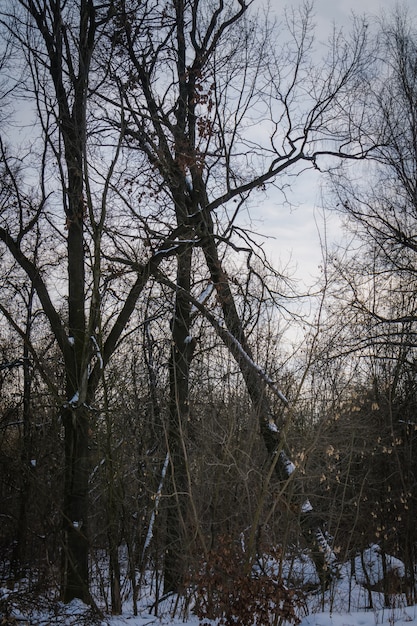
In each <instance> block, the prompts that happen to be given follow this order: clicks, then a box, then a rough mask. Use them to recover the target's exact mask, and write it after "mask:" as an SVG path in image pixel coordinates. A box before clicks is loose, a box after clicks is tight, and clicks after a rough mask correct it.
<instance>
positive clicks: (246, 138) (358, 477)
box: [0, 0, 417, 619]
mask: <svg viewBox="0 0 417 626" xmlns="http://www.w3.org/2000/svg"><path fill="white" fill-rule="evenodd" d="M256 10H257V7H256V6H255V4H254V3H253V4H252V3H246V2H244V1H243V0H237V1H235V2H234V1H232V0H230V2H226V3H223V2H219V3H218V4H217V3H211V2H206V1H204V2H203V1H198V0H192V1H191V2H186V1H185V0H175V1H172V2H166V3H160V2H152V1H151V0H146V1H145V2H141V3H138V2H134V1H130V0H114V1H111V2H107V3H106V2H104V3H100V4H99V3H96V2H95V1H94V0H79V1H78V2H75V1H71V2H52V0H51V1H48V2H41V1H40V0H39V1H38V0H19V1H18V2H9V1H8V0H3V2H2V4H1V20H0V22H1V33H2V49H3V53H4V54H3V55H2V67H1V71H2V80H1V82H0V97H1V102H2V118H1V120H0V121H1V128H0V132H1V134H0V139H1V140H0V150H1V162H0V182H1V188H0V244H1V245H0V258H1V275H0V280H1V294H0V314H1V318H0V350H1V358H0V368H1V369H0V385H1V401H0V402H1V404H0V420H1V421H0V464H1V482H0V499H1V511H0V515H1V521H2V524H1V534H0V542H1V571H2V576H4V577H5V578H6V579H22V578H23V577H24V578H25V579H26V580H29V582H30V585H31V588H32V591H34V592H35V593H36V592H37V591H40V590H41V587H42V585H46V586H47V587H48V588H50V587H51V586H52V587H55V588H56V590H57V592H58V590H59V594H60V596H61V597H62V598H63V599H64V601H66V602H68V601H70V600H71V599H73V598H80V599H82V600H84V601H86V602H88V603H94V602H95V601H97V599H98V598H99V602H100V603H101V602H104V603H105V604H106V608H107V609H109V610H110V609H111V610H112V611H113V612H115V613H119V612H121V609H122V603H123V600H124V599H125V596H126V595H128V594H131V595H132V597H133V603H134V606H135V607H136V603H137V599H138V596H139V593H140V590H141V588H142V586H143V585H145V583H147V582H149V577H151V578H152V581H153V582H154V585H155V587H156V589H157V595H158V597H160V596H161V595H162V594H169V593H173V592H180V593H183V592H185V588H186V587H187V586H188V587H189V586H192V585H193V584H194V585H197V586H198V583H197V582H196V581H197V580H200V583H199V584H200V587H199V588H200V593H203V591H201V590H202V589H206V586H207V584H208V582H209V581H208V580H207V578H205V579H204V577H203V581H202V579H201V578H200V579H199V576H201V571H200V573H199V574H198V575H197V578H194V579H193V575H194V574H195V572H197V570H198V567H199V564H200V563H201V562H202V561H206V564H207V563H211V562H212V561H213V559H214V560H216V558H217V557H216V550H218V557H219V559H220V561H222V562H223V559H224V558H225V556H226V557H227V554H229V552H227V554H226V555H225V553H224V551H225V549H226V548H227V550H230V551H231V552H230V554H234V555H235V556H236V555H238V556H236V558H237V559H238V560H239V572H237V574H236V576H237V580H241V581H242V580H245V581H247V580H248V576H251V575H252V572H253V567H254V566H255V565H256V564H257V563H258V560H259V558H260V556H261V555H262V554H263V553H268V550H271V551H273V552H274V554H275V555H277V554H279V555H280V557H282V558H285V557H286V556H288V554H290V553H291V554H293V555H294V553H295V550H298V551H303V550H305V549H307V550H308V551H309V554H310V555H311V557H312V559H313V562H314V564H315V567H316V570H317V575H318V577H317V585H319V586H320V585H321V586H322V587H326V586H327V585H328V584H329V583H330V582H331V580H332V578H333V576H335V575H337V563H338V561H344V560H346V559H348V558H351V557H353V556H354V555H355V554H357V553H358V552H360V551H362V550H364V549H365V548H366V547H367V546H368V545H369V544H370V543H377V544H378V545H379V546H380V548H381V550H382V552H383V554H394V555H396V556H398V557H399V558H401V559H402V560H403V561H404V563H405V565H406V572H407V576H406V579H405V580H404V581H402V584H404V588H405V589H406V590H407V593H408V599H409V600H410V601H411V600H412V599H413V598H414V591H415V564H416V563H415V561H416V558H415V550H416V537H415V532H416V531H415V524H414V522H413V520H414V518H415V513H416V510H415V509H416V503H415V471H416V468H415V461H414V458H415V456H416V455H415V445H416V432H417V430H416V429H417V423H416V422H415V405H416V388H415V380H414V379H415V362H416V360H415V347H416V341H415V330H414V327H415V323H416V319H417V317H416V310H415V306H414V303H415V293H414V284H415V264H414V256H415V251H416V249H417V248H416V246H417V242H416V241H415V217H416V211H417V188H416V184H417V182H416V181H417V140H416V137H417V113H416V109H415V102H416V97H417V37H416V33H415V32H414V31H413V30H412V27H411V26H410V21H409V19H408V17H407V16H406V15H405V14H404V13H401V12H399V11H398V12H397V13H396V14H395V15H394V16H392V17H391V18H389V19H387V21H385V22H378V23H375V24H372V28H369V26H368V23H366V22H365V21H361V20H356V21H355V22H354V24H353V27H352V32H351V34H350V35H349V36H346V37H345V36H344V35H342V34H340V33H337V34H335V35H333V38H332V39H331V40H330V41H329V43H328V45H327V47H326V49H325V55H324V57H323V58H322V60H321V61H319V58H320V57H319V56H318V54H319V53H318V51H317V50H316V48H315V40H314V31H313V27H312V7H311V6H310V5H309V4H305V5H303V6H302V7H301V8H300V9H299V10H288V11H287V12H286V13H285V15H284V17H283V21H282V23H281V24H280V25H276V24H272V23H271V22H270V21H268V19H267V18H266V17H265V15H264V14H263V12H262V11H261V10H260V9H259V10H258V13H256ZM313 167H314V168H319V169H321V170H322V171H323V173H324V175H326V173H327V174H328V176H327V178H326V180H327V181H329V183H330V191H329V195H328V197H330V198H331V201H332V202H333V204H334V205H337V207H338V209H339V210H340V211H343V212H344V214H345V215H346V219H347V227H348V229H349V230H350V233H352V242H353V243H352V246H354V252H353V253H352V247H351V248H349V249H347V250H346V251H345V252H344V253H342V252H341V251H339V252H338V253H333V252H331V254H330V253H329V258H328V259H327V261H326V264H325V267H324V271H323V277H322V283H321V284H320V285H319V287H318V289H317V291H316V295H311V296H310V298H311V299H312V300H313V299H314V302H315V303H317V302H318V304H317V306H316V304H314V307H315V309H314V310H315V311H316V313H315V316H314V319H312V318H311V316H310V317H308V316H307V314H305V313H303V311H305V308H303V307H300V306H299V305H300V302H301V300H298V299H297V297H298V296H300V295H301V294H297V293H296V290H295V288H294V285H293V284H292V282H291V280H290V277H288V276H285V275H283V273H281V272H280V271H278V270H277V269H274V268H273V267H272V266H271V265H270V263H269V262H268V260H267V259H266V258H265V257H264V254H263V251H262V247H259V246H257V245H256V243H255V241H256V240H257V236H254V234H253V233H252V232H251V230H250V229H249V228H245V227H244V218H243V215H244V214H245V212H246V211H249V209H250V207H251V206H253V205H254V204H257V205H258V206H259V207H260V208H259V209H258V210H260V211H262V201H265V194H268V193H274V194H278V196H279V197H280V198H282V199H283V200H284V199H285V198H286V196H288V194H289V193H290V192H289V191H288V190H287V185H288V180H289V178H288V177H289V175H292V176H297V177H299V178H300V179H301V180H302V172H303V170H304V169H306V168H313ZM358 180H359V181H360V183H358ZM276 210H277V211H279V208H277V209H276ZM277 245H278V246H279V241H277ZM317 294H318V295H317ZM297 307H298V310H297ZM295 328H297V329H298V335H297V336H298V337H300V336H301V335H302V336H303V339H302V342H301V344H300V343H299V344H298V345H294V346H292V347H291V349H290V344H291V341H293V342H294V336H295V332H294V329H295ZM294 521H296V522H297V523H296V524H295V523H294ZM230 541H231V542H232V543H230ZM236 541H238V542H239V545H240V546H241V545H244V546H245V550H244V553H243V554H242V553H241V552H239V550H240V548H239V549H237V551H236V550H235V548H232V547H230V546H232V545H235V546H236V545H237V544H235V543H234V542H236ZM242 542H243V543H242ZM225 546H226V548H225ZM238 553H239V554H238ZM226 561H227V558H226ZM103 564H105V567H104V565H103ZM103 572H106V573H105V574H103ZM193 573H194V574H193ZM97 581H98V582H97ZM262 581H263V583H262V584H263V585H264V582H265V581H264V579H262ZM286 582H287V583H288V581H286ZM291 584H293V585H299V586H300V585H301V586H302V581H294V580H293V581H292V583H291ZM383 584H384V585H385V587H384V589H383V590H384V591H385V593H386V594H387V602H388V601H389V600H388V595H389V592H390V589H389V581H388V580H387V581H385V583H383ZM96 585H99V588H97V587H96ZM264 587H265V585H264ZM268 588H269V587H268ZM271 589H272V588H271ZM277 590H279V593H280V594H282V601H283V602H284V603H289V604H285V607H286V608H285V609H282V610H283V611H284V613H285V611H287V616H288V617H289V618H290V619H293V617H294V613H293V610H292V608H291V602H292V599H291V598H292V596H291V593H290V594H288V595H286V592H284V591H285V588H284V587H283V586H281V583H279V585H278V587H275V586H273V590H272V591H271V593H275V592H278V591H277ZM290 596H291V598H290ZM280 597H281V596H280ZM202 600H203V598H202V597H200V599H199V601H200V602H201V601H202ZM238 601H239V602H240V601H241V598H240V597H239V599H238ZM268 601H269V600H268ZM222 602H223V600H222ZM251 602H252V603H254V604H253V606H258V604H257V600H256V598H251ZM268 606H269V605H268ZM217 608H218V607H217ZM265 619H269V617H268V616H266V617H265ZM277 619H278V618H277Z"/></svg>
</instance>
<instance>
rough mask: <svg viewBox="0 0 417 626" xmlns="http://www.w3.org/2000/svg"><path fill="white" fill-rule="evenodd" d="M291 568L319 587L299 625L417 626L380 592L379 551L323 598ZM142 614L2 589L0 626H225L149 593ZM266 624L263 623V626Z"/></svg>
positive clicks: (393, 572) (297, 563)
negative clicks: (100, 612)
mask: <svg viewBox="0 0 417 626" xmlns="http://www.w3.org/2000/svg"><path fill="white" fill-rule="evenodd" d="M385 559H386V560H385V563H384V569H385V571H386V575H388V577H389V580H390V581H391V584H392V586H393V587H394V586H395V584H396V583H401V580H402V578H403V576H404V566H403V564H402V562H401V561H399V560H398V559H395V558H393V557H389V556H386V557H385ZM288 566H289V567H291V575H292V579H293V580H294V579H298V581H299V583H300V584H302V585H303V586H304V588H306V587H309V588H311V589H314V586H315V588H316V591H314V590H313V591H310V592H304V593H303V594H300V595H299V596H298V601H297V610H296V613H297V615H298V617H299V619H300V620H301V621H300V626H394V624H395V625H396V626H401V625H402V624H404V625H407V626H417V605H412V606H407V599H406V597H405V596H404V595H403V594H401V593H400V592H399V591H395V590H394V591H393V593H391V594H390V595H389V596H385V597H384V594H383V593H382V592H381V591H378V589H380V582H381V572H382V562H381V554H380V552H379V549H378V547H377V546H371V547H370V548H368V550H366V551H365V552H364V553H363V554H362V555H361V557H359V556H358V557H356V558H355V559H353V560H352V561H351V562H349V563H346V564H344V565H343V566H342V567H341V569H340V577H339V579H338V580H337V582H336V583H335V585H334V586H333V588H332V589H331V590H328V591H326V592H324V593H321V592H317V585H314V583H315V582H317V581H315V580H314V578H315V573H314V569H313V567H312V564H311V562H310V561H309V559H307V558H306V557H303V558H301V559H299V558H298V559H295V560H294V559H293V560H292V561H291V564H290V565H288ZM284 574H285V572H284ZM387 601H389V602H387ZM387 604H388V606H387ZM155 612H156V613H157V614H156V615H155ZM137 613H138V615H136V616H135V615H134V613H133V606H132V602H131V599H129V598H127V599H126V602H125V604H124V607H123V614H122V615H120V616H109V615H104V616H103V617H102V618H100V619H97V617H95V616H93V614H92V612H91V609H90V608H89V607H87V606H86V605H84V604H83V603H82V602H80V601H77V600H75V601H73V602H71V603H70V604H68V605H63V604H61V603H58V602H54V603H53V602H49V603H48V602H44V603H42V599H41V598H39V601H38V602H36V601H35V602H34V599H33V597H32V598H31V599H29V596H26V597H25V595H24V594H22V591H20V592H19V593H18V592H17V591H16V590H15V589H14V590H10V589H8V588H6V587H0V626H92V625H94V626H157V625H159V626H180V624H181V625H182V626H199V625H200V624H202V623H204V625H205V626H209V625H210V626H211V625H212V626H217V625H218V624H221V623H222V622H221V621H220V622H219V620H213V621H210V620H207V619H204V620H200V619H199V618H198V617H197V616H196V615H194V614H193V612H192V610H190V608H189V606H187V608H185V607H184V606H183V605H182V604H181V601H178V599H175V598H170V599H169V600H165V601H161V602H159V603H158V608H157V610H155V604H154V598H152V595H146V594H144V595H143V596H142V598H141V599H140V601H139V602H138V605H137ZM229 623H233V624H236V626H241V622H240V621H239V619H238V618H236V619H234V618H232V619H231V621H230V622H229ZM273 623H274V622H273V618H272V620H271V624H273ZM277 623H278V624H280V623H281V622H279V621H278V622H277ZM264 624H265V622H262V626H264ZM259 625H260V622H258V624H257V626H259Z"/></svg>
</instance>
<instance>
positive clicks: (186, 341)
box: [184, 335, 193, 343]
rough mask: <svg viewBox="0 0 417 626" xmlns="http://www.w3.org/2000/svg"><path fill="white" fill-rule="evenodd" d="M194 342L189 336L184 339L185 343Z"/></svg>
mask: <svg viewBox="0 0 417 626" xmlns="http://www.w3.org/2000/svg"><path fill="white" fill-rule="evenodd" d="M192 340H193V338H192V336H191V335H187V337H186V338H185V339H184V343H191V342H192Z"/></svg>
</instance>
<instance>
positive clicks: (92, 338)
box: [91, 335, 103, 370]
mask: <svg viewBox="0 0 417 626" xmlns="http://www.w3.org/2000/svg"><path fill="white" fill-rule="evenodd" d="M91 341H92V342H93V345H94V348H95V350H96V357H97V359H98V362H99V364H100V369H101V370H102V369H103V357H102V356H101V352H100V348H99V347H98V343H97V339H96V338H95V337H94V335H91Z"/></svg>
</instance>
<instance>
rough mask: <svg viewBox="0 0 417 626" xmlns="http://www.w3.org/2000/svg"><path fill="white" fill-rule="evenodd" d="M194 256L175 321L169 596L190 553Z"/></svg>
mask: <svg viewBox="0 0 417 626" xmlns="http://www.w3.org/2000/svg"><path fill="white" fill-rule="evenodd" d="M191 257H192V250H191V248H186V249H185V250H184V251H183V252H182V253H181V254H179V255H178V261H177V262H178V265H177V284H178V286H179V287H180V288H181V291H178V292H177V294H176V296H175V305H174V317H173V320H172V346H171V355H170V361H169V385H170V403H169V426H168V446H169V454H170V463H171V473H170V491H169V496H170V498H169V505H168V510H167V523H166V550H165V565H164V592H165V593H168V592H175V591H178V590H179V588H180V587H181V583H182V580H183V577H184V573H185V572H184V564H185V556H186V550H187V545H186V518H187V506H188V498H189V495H188V480H187V467H186V458H185V454H184V445H185V440H184V437H185V431H186V428H187V422H188V419H189V401H188V400H189V398H188V391H189V370H190V361H191V356H192V350H193V347H192V346H193V344H192V342H190V338H189V330H190V302H189V299H188V298H187V295H186V294H188V293H189V291H190V276H191Z"/></svg>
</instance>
